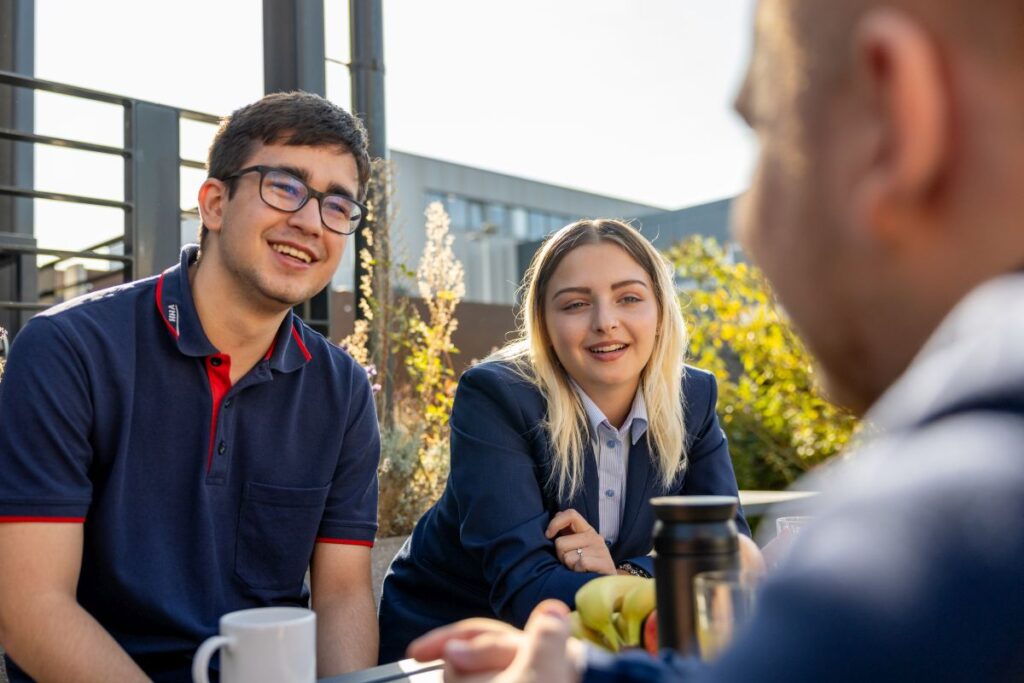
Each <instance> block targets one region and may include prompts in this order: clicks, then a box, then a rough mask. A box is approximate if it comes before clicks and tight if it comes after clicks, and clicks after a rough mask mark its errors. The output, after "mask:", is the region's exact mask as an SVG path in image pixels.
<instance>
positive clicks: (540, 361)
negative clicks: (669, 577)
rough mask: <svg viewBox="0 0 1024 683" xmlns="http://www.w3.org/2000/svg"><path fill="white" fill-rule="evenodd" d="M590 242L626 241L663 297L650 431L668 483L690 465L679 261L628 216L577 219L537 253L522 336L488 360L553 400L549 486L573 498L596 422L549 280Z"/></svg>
mask: <svg viewBox="0 0 1024 683" xmlns="http://www.w3.org/2000/svg"><path fill="white" fill-rule="evenodd" d="M589 244H614V245H616V246H618V247H621V248H622V249H623V250H625V251H626V253H627V254H629V255H630V256H631V257H632V258H633V260H634V261H636V262H637V263H638V264H639V265H640V267H642V268H643V269H644V271H645V272H646V273H647V275H648V277H650V279H651V283H652V284H653V286H654V295H655V299H656V300H657V302H658V327H657V334H656V336H655V340H654V349H653V350H652V352H651V358H650V360H649V361H648V362H647V365H645V366H644V369H643V370H642V371H641V373H640V387H641V390H642V391H643V396H644V402H645V403H646V405H647V418H648V427H647V434H646V438H647V443H648V446H649V448H650V450H651V454H652V456H654V458H653V459H654V463H655V465H656V467H657V469H658V473H659V475H660V477H661V480H662V483H663V484H664V485H665V487H666V488H667V487H668V486H669V485H670V484H671V483H672V481H673V479H675V477H676V475H677V474H678V473H679V472H680V471H681V470H682V469H684V468H685V466H686V452H685V448H686V445H685V443H686V433H685V432H686V428H685V425H684V422H683V398H684V397H683V395H682V379H683V371H684V365H683V358H684V354H685V352H686V345H687V335H686V326H685V325H684V324H683V316H682V313H681V312H680V310H679V304H678V303H677V302H676V299H675V288H674V286H673V284H672V271H671V267H670V266H669V265H668V263H667V262H666V261H665V259H664V258H663V257H662V256H661V254H659V253H658V251H657V250H656V249H655V248H654V246H653V245H652V244H651V243H650V242H648V241H647V239H645V238H644V236H643V235H641V234H640V233H639V232H638V231H637V230H636V229H635V228H633V227H632V226H630V225H627V224H626V223H623V222H621V221H617V220H610V219H596V220H582V221H577V222H576V223H572V224H570V225H567V226H565V227H564V228H562V229H561V230H559V231H558V232H556V233H555V234H553V235H551V236H550V237H549V238H548V239H547V241H545V242H544V244H543V245H541V247H540V249H539V250H538V251H537V253H536V254H535V255H534V257H533V260H532V261H531V262H530V267H529V268H528V269H527V271H526V275H525V277H524V278H523V284H522V286H521V288H520V294H521V305H520V306H521V307H520V311H519V319H520V322H519V329H518V336H517V339H516V340H515V341H513V342H511V343H509V344H508V345H506V346H505V347H504V348H502V349H500V350H498V351H496V352H495V353H493V354H491V355H490V356H489V357H488V358H487V359H486V360H487V361H506V362H509V363H511V365H512V367H514V368H515V369H516V371H517V372H518V373H519V374H520V375H522V377H523V378H524V379H526V380H527V381H529V382H530V383H532V384H533V385H535V386H536V387H537V388H538V389H539V390H540V392H541V394H542V395H543V396H544V399H545V400H546V401H547V405H548V411H547V418H546V420H545V422H544V423H543V428H544V429H546V430H547V432H548V434H549V436H550V439H551V445H552V467H551V474H550V477H549V480H548V482H547V485H548V486H549V487H551V488H552V489H553V490H554V491H556V492H557V494H558V497H559V498H560V499H561V500H563V501H567V500H569V499H570V498H572V496H574V495H575V494H576V492H578V491H579V489H580V487H581V486H582V484H583V458H584V453H585V452H586V440H587V438H588V437H589V431H590V428H589V424H588V422H587V416H586V412H585V411H584V409H583V405H582V404H581V403H580V399H579V397H578V396H577V395H576V392H575V391H573V389H572V387H571V385H570V384H569V376H568V374H567V373H566V372H565V370H564V369H563V368H562V364H561V363H560V362H559V361H558V357H557V356H556V355H555V352H554V349H553V348H552V345H551V340H550V339H549V338H548V333H547V324H546V320H545V317H544V304H545V297H546V295H547V286H548V282H550V280H551V275H552V273H554V272H555V269H556V268H557V267H558V264H559V263H561V261H562V259H563V258H565V255H566V254H568V253H569V252H570V251H572V250H573V249H576V248H577V247H582V246H585V245H589Z"/></svg>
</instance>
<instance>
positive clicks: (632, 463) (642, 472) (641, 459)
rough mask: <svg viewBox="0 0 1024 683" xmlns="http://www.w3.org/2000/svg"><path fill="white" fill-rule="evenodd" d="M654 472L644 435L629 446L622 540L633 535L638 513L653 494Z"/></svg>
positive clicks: (648, 530)
mask: <svg viewBox="0 0 1024 683" xmlns="http://www.w3.org/2000/svg"><path fill="white" fill-rule="evenodd" d="M652 474H653V468H652V467H651V451H650V449H649V448H648V447H647V437H646V436H644V437H643V438H641V439H640V440H639V441H637V442H636V443H635V444H633V445H632V446H630V448H629V462H628V463H626V508H625V510H623V512H622V524H621V525H620V526H619V540H620V541H621V540H623V539H628V538H632V537H633V526H634V525H635V524H636V520H637V515H639V514H640V510H642V509H643V507H644V506H645V505H647V501H649V500H650V498H651V496H652V494H653V492H652V491H651V475H652ZM595 500H596V499H595ZM644 533H645V534H649V533H651V530H650V529H644ZM616 545H618V544H616Z"/></svg>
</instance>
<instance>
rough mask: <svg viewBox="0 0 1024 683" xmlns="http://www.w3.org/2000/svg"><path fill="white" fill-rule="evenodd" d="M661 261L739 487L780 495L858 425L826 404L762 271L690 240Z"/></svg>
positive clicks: (712, 245) (701, 240) (709, 244)
mask: <svg viewBox="0 0 1024 683" xmlns="http://www.w3.org/2000/svg"><path fill="white" fill-rule="evenodd" d="M667 255H668V257H669V259H670V260H671V262H672V263H673V264H674V265H675V267H676V272H677V276H678V277H679V278H680V279H681V280H682V282H683V284H684V290H685V293H684V294H681V295H680V300H681V304H682V306H683V312H684V315H685V316H686V318H687V323H688V326H689V329H690V335H691V337H690V358H691V359H692V361H691V362H693V364H695V365H697V366H698V367H701V368H704V369H706V370H709V371H711V372H713V373H714V374H715V376H716V377H717V379H718V387H719V396H718V412H719V415H721V418H722V427H723V429H724V430H725V432H726V435H727V436H728V437H729V449H730V451H731V452H732V457H733V464H734V466H735V468H736V478H737V481H738V482H739V485H740V488H748V489H779V488H784V487H785V486H787V485H788V484H790V483H792V482H793V481H794V480H795V479H796V478H797V477H799V476H800V475H801V474H803V473H804V472H806V471H807V470H809V469H811V468H812V467H814V466H815V465H817V464H819V463H821V462H824V461H825V460H828V459H829V458H830V457H832V456H833V455H835V454H836V453H838V452H839V451H841V450H842V449H843V447H844V446H845V445H846V444H847V443H848V442H849V440H850V438H851V436H852V435H853V433H854V432H855V430H856V428H857V424H858V423H857V420H856V418H854V417H853V416H852V415H851V414H850V413H849V412H847V411H845V410H843V409H841V408H839V407H837V406H835V405H833V404H832V403H830V402H829V401H828V400H826V399H825V398H824V396H823V395H822V393H821V390H820V388H819V387H818V385H817V383H816V368H815V366H814V363H813V361H812V359H811V356H810V354H809V353H808V352H807V350H806V348H805V347H804V345H803V342H801V341H800V339H799V337H797V335H796V333H795V331H794V330H793V328H792V326H791V325H790V323H789V321H788V319H787V318H786V316H785V314H784V313H783V311H782V309H781V308H780V307H779V306H778V304H777V303H776V301H775V299H774V298H773V296H772V293H771V290H770V289H769V287H768V284H767V282H766V280H765V279H764V277H763V275H762V274H761V273H760V271H758V270H757V269H756V268H754V267H752V266H750V265H748V264H746V263H734V262H733V261H732V259H731V258H729V256H728V255H727V254H726V253H725V252H724V250H723V249H722V247H721V246H720V245H719V244H718V243H717V242H715V241H714V240H713V239H707V238H701V237H694V238H691V239H689V240H687V241H686V242H683V243H681V244H679V245H677V246H676V247H673V248H672V249H670V250H669V252H668V254H667Z"/></svg>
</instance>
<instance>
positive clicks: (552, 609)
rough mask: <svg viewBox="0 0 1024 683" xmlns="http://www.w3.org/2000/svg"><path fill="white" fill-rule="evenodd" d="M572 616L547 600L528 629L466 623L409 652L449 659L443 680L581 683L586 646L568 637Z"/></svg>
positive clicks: (434, 635)
mask: <svg viewBox="0 0 1024 683" xmlns="http://www.w3.org/2000/svg"><path fill="white" fill-rule="evenodd" d="M568 615H569V608H568V607H567V606H566V605H565V604H564V603H562V602H559V601H557V600H545V601H544V602H542V603H541V604H539V605H538V606H537V607H536V608H535V609H534V610H533V613H532V614H531V615H530V620H529V621H528V622H527V623H526V629H525V631H519V630H518V629H515V628H512V627H511V626H509V625H508V624H504V623H502V622H499V621H494V620H491V619H467V620H465V621H460V622H458V623H456V624H453V625H451V626H445V627H443V628H439V629H436V630H434V631H431V632H430V633H428V634H426V635H425V636H423V637H421V638H418V639H417V640H415V641H413V643H412V644H411V645H410V646H409V650H408V653H407V654H408V655H409V656H410V657H414V658H416V659H417V660H420V661H428V660H431V659H438V658H441V659H444V661H445V672H444V678H445V680H446V681H451V682H452V683H478V682H480V683H482V682H483V681H491V682H492V683H537V682H539V681H543V682H544V683H548V682H550V683H577V682H578V681H579V680H580V678H581V674H580V672H581V670H582V666H583V646H582V645H581V644H580V643H579V641H576V640H574V639H571V638H569V622H568Z"/></svg>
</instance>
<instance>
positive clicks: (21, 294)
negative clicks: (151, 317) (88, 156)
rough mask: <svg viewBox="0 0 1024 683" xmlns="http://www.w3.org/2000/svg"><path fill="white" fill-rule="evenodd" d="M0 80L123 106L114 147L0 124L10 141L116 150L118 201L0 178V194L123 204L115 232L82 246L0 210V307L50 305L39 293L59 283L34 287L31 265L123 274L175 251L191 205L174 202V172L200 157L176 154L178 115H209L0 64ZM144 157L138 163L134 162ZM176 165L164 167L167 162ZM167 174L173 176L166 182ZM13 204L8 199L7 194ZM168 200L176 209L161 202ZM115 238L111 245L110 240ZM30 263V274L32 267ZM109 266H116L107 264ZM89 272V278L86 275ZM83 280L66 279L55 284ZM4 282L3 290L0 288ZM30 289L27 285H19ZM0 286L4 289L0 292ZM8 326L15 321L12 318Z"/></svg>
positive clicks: (157, 265)
mask: <svg viewBox="0 0 1024 683" xmlns="http://www.w3.org/2000/svg"><path fill="white" fill-rule="evenodd" d="M0 86H7V87H11V88H22V89H27V90H31V91H42V92H48V93H55V94H59V95H66V96H70V97H75V98H79V99H83V100H90V101H94V102H102V103H106V104H114V105H118V106H120V107H121V108H122V110H123V120H124V145H123V146H121V147H117V146H111V145H105V144H97V143H94V142H87V141H82V140H74V139H70V138H64V137H58V136H52V135H40V134H37V133H35V132H34V131H31V130H19V129H16V128H14V127H12V126H7V125H2V124H4V123H9V121H7V122H5V121H0V139H3V140H9V141H11V142H12V144H13V143H28V144H42V145H49V146H53V147H61V148H65V149H74V150H80V151H85V152H94V153H99V154H106V155H112V156H118V157H121V158H122V159H123V160H124V180H123V190H124V193H123V197H124V199H123V201H118V200H112V199H103V198H99V197H90V196H84V195H76V194H68V193H63V192H50V191H44V190H40V189H38V188H36V187H20V186H16V185H11V184H5V183H0V196H8V197H12V198H15V199H32V200H35V199H44V200H50V201H57V202H68V203H73V204H81V205H91V206H101V207H107V208H114V209H119V210H121V211H123V212H124V225H123V230H122V232H121V235H119V236H118V237H115V238H114V239H111V240H106V241H105V242H102V243H100V244H97V245H93V246H91V247H88V248H86V249H82V250H69V249H54V248H50V247H45V246H38V245H37V244H36V243H35V240H34V238H33V232H34V226H24V225H15V224H14V222H15V218H14V216H15V213H14V211H13V210H12V211H11V213H10V214H8V215H6V216H5V215H2V214H0V261H3V262H6V264H7V265H11V263H12V262H13V263H14V265H15V270H16V271H17V275H16V276H15V277H14V278H13V279H12V280H11V281H12V282H13V283H14V284H13V285H11V284H10V283H8V286H6V287H4V285H3V284H2V283H0V313H2V312H3V311H4V310H5V309H6V310H8V311H38V310H41V309H44V308H46V307H47V306H49V305H51V303H52V302H50V303H45V302H41V301H39V298H40V297H39V295H40V294H49V295H56V293H57V291H58V290H59V289H61V288H56V287H52V288H50V289H49V290H47V291H44V292H40V291H39V288H38V284H33V283H36V282H37V280H36V278H37V276H38V272H39V271H40V270H45V269H53V268H55V267H56V266H57V265H58V264H60V263H62V262H66V261H68V260H70V259H90V260H94V261H105V262H110V263H115V264H120V265H121V269H120V272H121V275H122V278H123V280H124V281H129V280H132V279H134V278H138V277H145V276H147V275H151V274H154V273H155V272H159V270H162V269H163V268H164V267H166V266H167V265H170V263H173V262H174V260H176V258H177V253H178V248H179V244H178V242H179V235H180V225H181V220H182V218H184V217H190V216H192V215H193V213H194V212H190V211H182V210H181V209H180V206H179V182H180V181H179V179H178V178H179V173H180V169H181V168H192V169H205V164H204V163H203V162H202V161H198V160H193V159H186V158H182V157H181V155H180V142H179V124H180V120H181V119H188V120H192V121H198V122H201V123H209V124H217V123H218V122H219V119H218V118H217V117H216V116H213V115H210V114H205V113H202V112H196V111H190V110H186V109H178V108H173V107H167V106H164V105H158V104H153V103H150V102H145V101H143V100H136V99H132V98H129V97H124V96H121V95H114V94H110V93H106V92H101V91H97V90H90V89H88V88H82V87H78V86H72V85H67V84H64V83H57V82H53V81H46V80H42V79H38V78H32V77H28V76H24V75H21V74H17V73H13V72H9V71H2V70H0ZM140 158H145V159H146V163H145V164H141V163H139V159H140ZM171 164H173V165H175V166H176V170H175V172H174V173H172V174H167V173H166V169H167V166H168V165H171ZM168 177H171V178H173V180H172V181H171V182H168V180H167V179H168ZM11 204H12V206H13V202H11ZM169 206H172V207H174V208H175V209H177V210H176V211H173V210H168V207H169ZM118 243H119V244H121V245H123V249H121V251H122V252H123V253H120V254H118V253H112V252H116V251H117V249H115V248H111V247H115V246H116V245H117V244H118ZM40 256H43V257H46V256H52V257H54V260H53V261H49V262H47V263H46V264H44V265H42V266H40V265H38V264H37V260H38V257H40ZM29 271H34V275H33V273H32V272H29ZM115 272H116V271H115ZM93 279H96V278H93ZM82 284H88V283H87V282H85V283H83V282H78V283H73V284H72V285H67V286H66V287H63V289H66V288H69V287H74V286H81V285H82ZM3 290H6V291H3ZM26 290H32V291H26ZM4 294H6V296H4ZM8 326H10V327H13V329H12V330H11V332H12V333H16V331H17V328H18V327H19V326H20V325H19V324H18V321H17V320H16V321H15V324H14V325H10V323H9V324H8Z"/></svg>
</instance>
